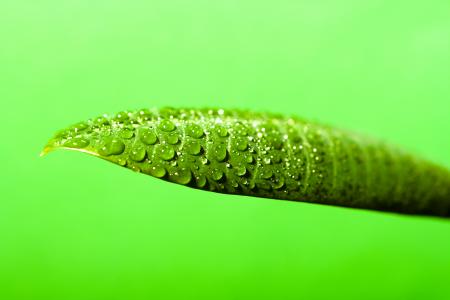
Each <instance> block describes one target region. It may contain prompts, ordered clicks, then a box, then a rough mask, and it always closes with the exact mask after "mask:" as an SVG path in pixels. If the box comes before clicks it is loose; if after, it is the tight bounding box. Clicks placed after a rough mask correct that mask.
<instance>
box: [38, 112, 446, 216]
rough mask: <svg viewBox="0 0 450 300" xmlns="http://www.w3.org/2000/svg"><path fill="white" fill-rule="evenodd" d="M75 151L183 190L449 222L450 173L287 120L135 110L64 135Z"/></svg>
mask: <svg viewBox="0 0 450 300" xmlns="http://www.w3.org/2000/svg"><path fill="white" fill-rule="evenodd" d="M59 148H62V149H70V150H76V151H82V152H85V153H88V154H91V155H95V156H97V157H100V158H102V159H105V160H108V161H110V162H113V163H115V164H118V165H121V166H124V167H127V168H129V169H132V170H134V171H137V172H142V173H144V174H148V175H151V176H154V177H157V178H161V179H165V180H169V181H171V182H175V183H178V184H183V185H186V186H189V187H194V188H199V189H204V190H208V191H215V192H221V193H229V194H240V195H248V196H257V197H266V198H274V199H286V200H295V201H306V202H316V203H324V204H332V205H341V206H349V207H359V208H368V209H378V210H389V211H396V212H404V213H419V214H434V215H441V216H448V215H449V214H450V172H449V171H448V170H447V169H445V168H442V167H440V166H437V165H435V164H433V163H430V162H427V161H425V160H423V159H420V158H418V157H416V156H413V155H410V154H408V153H406V152H404V151H402V150H401V149H397V148H395V147H393V146H391V145H387V144H385V143H382V142H380V141H376V140H373V139H370V138H366V137H361V136H359V135H356V134H353V133H350V132H346V131H344V130H339V129H335V128H331V127H328V126H324V125H320V124H316V123H313V122H308V121H304V120H301V119H298V118H296V117H283V116H280V115H274V114H264V113H254V112H248V111H239V110H225V111H224V110H222V109H219V110H216V109H201V110H198V109H173V108H163V109H153V110H148V109H142V110H137V111H124V112H120V113H118V114H116V115H114V116H108V115H102V116H100V117H97V118H94V119H90V120H88V121H86V122H80V123H77V124H75V125H73V126H70V127H69V128H66V129H63V130H61V131H59V132H57V133H56V134H55V136H54V137H53V138H52V139H51V140H50V141H49V142H48V144H47V145H46V146H45V148H44V150H43V152H42V155H44V154H46V153H48V152H50V151H52V150H54V149H59Z"/></svg>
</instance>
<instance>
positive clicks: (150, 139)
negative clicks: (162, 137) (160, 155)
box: [139, 127, 157, 145]
mask: <svg viewBox="0 0 450 300" xmlns="http://www.w3.org/2000/svg"><path fill="white" fill-rule="evenodd" d="M139 138H140V140H141V141H142V142H143V143H144V144H147V145H153V144H155V143H156V140H157V137H156V135H155V134H154V133H153V131H152V130H151V129H150V128H148V127H141V128H140V129H139Z"/></svg>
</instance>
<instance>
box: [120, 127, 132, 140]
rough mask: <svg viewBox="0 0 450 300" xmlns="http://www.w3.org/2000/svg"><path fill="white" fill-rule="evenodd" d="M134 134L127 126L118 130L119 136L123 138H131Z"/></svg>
mask: <svg viewBox="0 0 450 300" xmlns="http://www.w3.org/2000/svg"><path fill="white" fill-rule="evenodd" d="M133 136H134V132H133V130H130V129H128V128H124V129H122V130H121V131H120V137H122V138H124V139H131V138H132V137H133Z"/></svg>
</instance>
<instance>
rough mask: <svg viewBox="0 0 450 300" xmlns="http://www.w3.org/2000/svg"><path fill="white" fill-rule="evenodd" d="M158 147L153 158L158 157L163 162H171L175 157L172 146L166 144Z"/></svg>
mask: <svg viewBox="0 0 450 300" xmlns="http://www.w3.org/2000/svg"><path fill="white" fill-rule="evenodd" d="M159 146H160V147H159V148H158V150H156V152H155V156H158V157H160V158H161V159H164V160H171V159H172V158H173V157H174V156H175V150H173V147H172V146H169V145H167V144H161V145H159Z"/></svg>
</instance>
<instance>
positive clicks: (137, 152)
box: [130, 146, 146, 161]
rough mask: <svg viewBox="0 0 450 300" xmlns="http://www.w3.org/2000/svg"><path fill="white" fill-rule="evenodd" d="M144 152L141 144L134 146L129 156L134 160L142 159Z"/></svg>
mask: <svg viewBox="0 0 450 300" xmlns="http://www.w3.org/2000/svg"><path fill="white" fill-rule="evenodd" d="M145 152H146V151H145V148H144V147H143V146H135V147H133V148H132V149H131V151H130V158H131V159H132V160H134V161H142V160H143V159H144V158H145Z"/></svg>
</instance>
